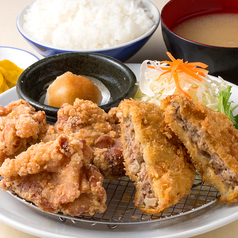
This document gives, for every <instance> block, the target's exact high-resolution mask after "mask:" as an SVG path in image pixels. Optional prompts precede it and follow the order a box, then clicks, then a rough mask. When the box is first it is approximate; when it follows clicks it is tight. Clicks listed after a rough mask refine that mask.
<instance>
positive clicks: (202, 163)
mask: <svg viewBox="0 0 238 238" xmlns="http://www.w3.org/2000/svg"><path fill="white" fill-rule="evenodd" d="M161 108H162V109H163V110H165V121H166V123H167V124H168V125H169V127H170V128H171V129H172V130H173V131H174V133H176V134H177V135H178V137H179V138H180V140H181V141H182V142H183V144H184V145H185V147H186V148H187V150H188V152H189V154H190V155H191V158H192V162H193V163H194V165H195V167H196V169H198V171H199V173H200V174H201V176H202V179H203V180H204V181H205V182H206V183H208V184H210V185H211V186H214V187H215V188H216V189H217V190H218V191H219V192H220V194H221V198H220V201H222V202H226V203H232V202H236V201H237V200H238V130H236V129H235V128H234V126H233V123H232V122H231V121H230V120H229V118H228V117H227V116H225V115H224V114H222V113H219V112H216V111H214V110H212V109H210V108H208V107H206V106H204V105H203V104H201V103H197V102H195V101H193V100H192V99H188V98H187V97H185V96H182V95H173V96H169V97H167V98H166V99H164V100H163V101H162V103H161Z"/></svg>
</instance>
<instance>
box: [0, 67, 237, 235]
mask: <svg viewBox="0 0 238 238" xmlns="http://www.w3.org/2000/svg"><path fill="white" fill-rule="evenodd" d="M128 66H129V67H130V68H131V69H132V70H133V71H134V72H135V74H136V76H137V77H139V69H140V64H128ZM231 85H232V84H231ZM232 90H233V96H234V95H237V94H238V87H237V86H235V85H233V87H232ZM16 99H17V94H16V91H15V88H12V89H10V90H8V91H7V92H5V93H3V94H1V95H0V104H1V105H3V106H5V105H6V104H8V103H10V102H11V101H13V100H16ZM232 100H234V101H235V98H233V99H232ZM235 103H238V100H236V101H235ZM0 198H1V199H0V220H1V221H2V222H3V223H6V224H7V225H9V226H12V227H14V228H16V229H18V230H21V231H23V232H26V233H29V234H32V235H35V236H40V237H44V238H55V237H57V238H75V237H79V238H83V237H87V238H95V237H97V238H111V237H114V238H127V237H128V238H131V237H137V238H145V237H146V238H152V237H153V238H156V237H160V238H161V237H164V238H175V237H176V238H180V237H181V238H185V237H191V236H195V235H199V234H202V233H205V232H208V231H211V230H214V229H216V228H219V227H222V226H224V225H227V224H229V223H231V222H233V221H235V220H237V219H238V203H234V204H231V205H227V204H222V203H218V204H215V205H213V206H210V207H208V208H206V209H203V210H202V211H200V212H196V213H194V214H193V215H190V216H184V217H180V218H176V219H172V220H168V221H164V222H155V223H151V224H143V225H134V224H133V225H130V226H129V225H120V226H119V227H118V228H116V230H112V229H109V228H108V227H107V226H106V225H101V224H97V225H91V224H89V223H84V222H77V223H76V224H73V223H72V222H71V221H66V222H61V221H60V220H59V219H58V218H55V217H52V216H51V215H47V214H45V213H42V212H38V211H36V210H35V209H33V208H30V207H28V206H26V205H24V204H22V203H21V202H19V201H18V200H16V199H15V198H14V197H12V196H11V195H9V194H8V193H6V192H3V191H2V190H0Z"/></svg>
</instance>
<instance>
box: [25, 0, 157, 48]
mask: <svg viewBox="0 0 238 238" xmlns="http://www.w3.org/2000/svg"><path fill="white" fill-rule="evenodd" d="M24 20H25V23H24V25H23V28H24V30H25V31H26V32H27V34H28V35H29V36H30V37H31V38H32V39H35V40H36V41H38V42H41V43H44V44H47V45H52V46H55V47H59V48H64V49H97V48H108V47H112V46H116V45H120V44H123V43H125V42H128V41H131V40H133V39H136V38H138V37H139V36H141V35H143V34H144V33H146V32H147V31H148V30H149V29H151V27H152V26H153V25H154V21H153V19H152V16H151V14H150V13H149V12H148V11H147V10H146V9H145V8H144V7H143V5H142V2H141V0H36V1H35V2H33V4H32V5H31V6H30V8H29V9H28V10H27V12H26V14H25V15H24Z"/></svg>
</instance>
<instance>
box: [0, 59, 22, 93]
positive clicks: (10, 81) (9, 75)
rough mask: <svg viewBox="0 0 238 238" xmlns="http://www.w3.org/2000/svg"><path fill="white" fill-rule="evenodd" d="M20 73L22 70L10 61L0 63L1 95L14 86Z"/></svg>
mask: <svg viewBox="0 0 238 238" xmlns="http://www.w3.org/2000/svg"><path fill="white" fill-rule="evenodd" d="M22 72H23V69H22V68H20V67H18V66H17V65H16V64H15V63H13V62H12V61H10V60H7V59H5V60H2V61H0V74H1V75H2V76H3V83H1V82H0V84H1V85H0V88H1V91H0V92H1V93H2V92H4V91H6V90H7V89H9V88H12V87H14V86H16V84H17V80H18V78H19V76H20V74H21V73H22ZM0 77H1V76H0ZM0 80H2V79H0Z"/></svg>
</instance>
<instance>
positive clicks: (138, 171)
mask: <svg viewBox="0 0 238 238" xmlns="http://www.w3.org/2000/svg"><path fill="white" fill-rule="evenodd" d="M117 116H118V117H119V119H120V122H121V134H122V142H123V151H124V152H123V153H124V158H125V167H126V173H127V175H128V176H129V177H130V178H131V179H132V180H133V181H135V185H136V189H137V192H136V195H135V200H134V202H135V206H136V207H137V208H138V209H139V210H140V211H142V212H146V213H157V212H159V211H161V210H163V209H165V208H167V207H169V206H171V205H173V204H176V203H177V202H178V201H179V200H180V199H181V198H182V197H183V196H184V195H185V194H189V193H190V188H191V186H192V184H193V181H194V167H193V166H192V165H191V164H189V163H188V154H187V152H186V149H185V148H184V146H183V145H182V143H181V142H180V141H179V140H178V139H177V137H176V136H175V135H174V133H173V132H172V131H171V130H170V129H169V128H168V127H166V125H165V122H164V118H163V114H162V111H161V110H160V108H159V107H158V106H156V105H155V104H152V103H148V102H136V101H133V100H124V101H122V102H121V103H120V104H119V107H118V113H117Z"/></svg>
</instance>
